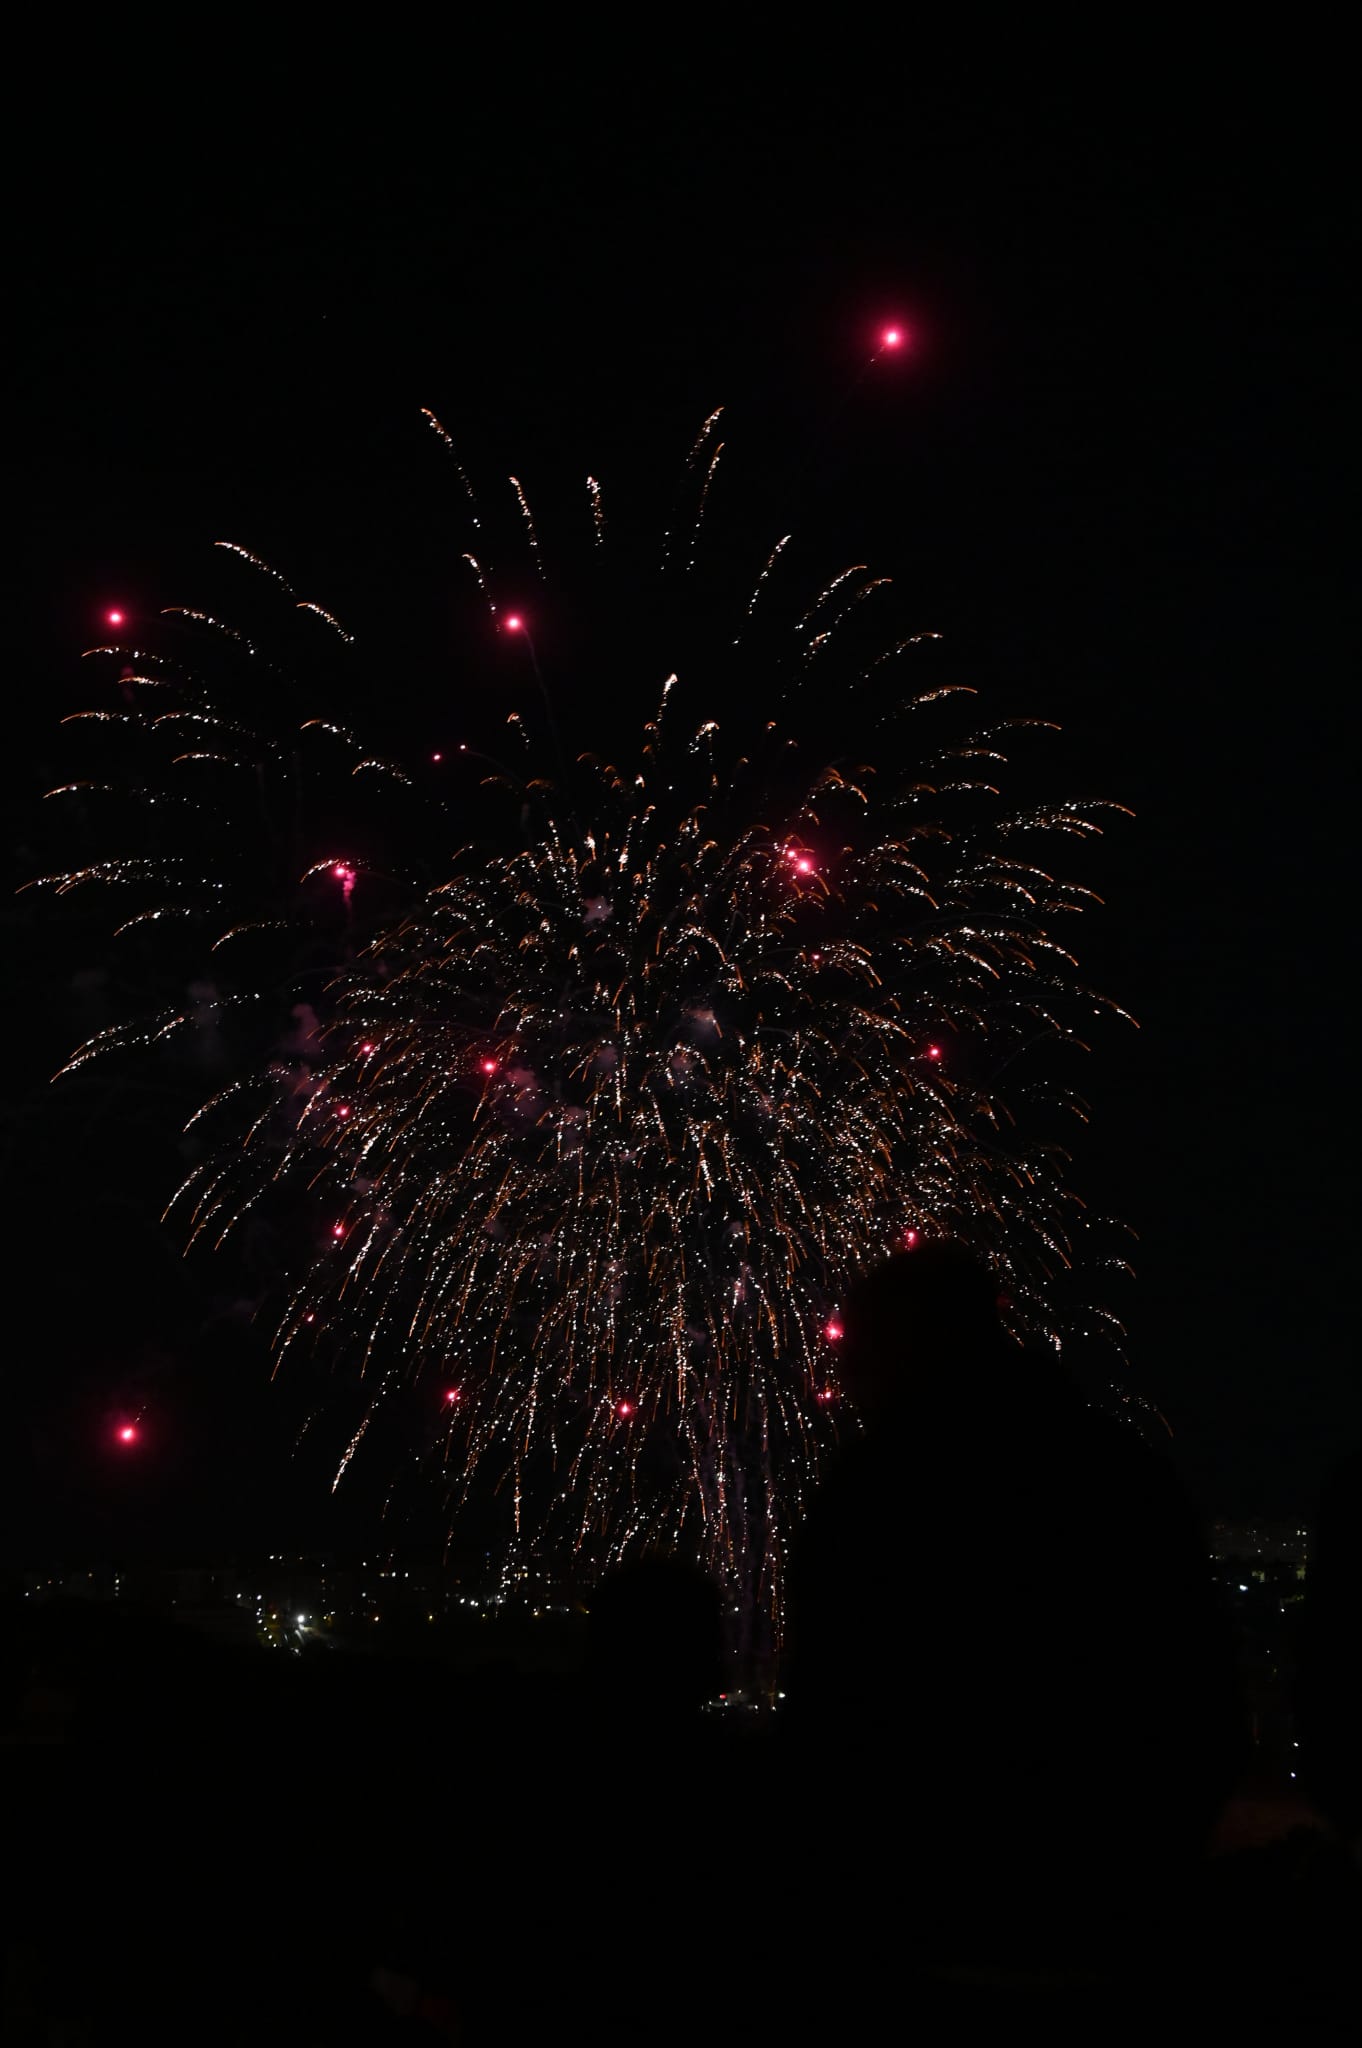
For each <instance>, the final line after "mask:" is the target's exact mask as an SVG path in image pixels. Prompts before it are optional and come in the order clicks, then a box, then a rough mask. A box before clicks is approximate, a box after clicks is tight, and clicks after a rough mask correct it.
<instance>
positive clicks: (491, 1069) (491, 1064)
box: [482, 1060, 497, 1074]
mask: <svg viewBox="0 0 1362 2048" xmlns="http://www.w3.org/2000/svg"><path fill="white" fill-rule="evenodd" d="M496 1070H497V1063H496V1061H495V1060H484V1061H483V1062H482V1071H483V1073H484V1074H495V1072H496Z"/></svg>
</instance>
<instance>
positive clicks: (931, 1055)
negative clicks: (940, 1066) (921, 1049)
mask: <svg viewBox="0 0 1362 2048" xmlns="http://www.w3.org/2000/svg"><path fill="white" fill-rule="evenodd" d="M927 1057H928V1059H929V1060H939V1059H940V1057H941V1047H940V1046H939V1045H929V1046H928V1047H927Z"/></svg>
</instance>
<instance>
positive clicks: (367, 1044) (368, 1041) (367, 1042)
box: [360, 1038, 374, 1052]
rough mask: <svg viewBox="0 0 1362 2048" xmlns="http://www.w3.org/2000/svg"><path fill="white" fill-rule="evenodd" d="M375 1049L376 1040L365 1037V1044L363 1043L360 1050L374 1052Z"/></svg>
mask: <svg viewBox="0 0 1362 2048" xmlns="http://www.w3.org/2000/svg"><path fill="white" fill-rule="evenodd" d="M373 1049H374V1042H373V1040H372V1039H371V1038H366V1039H365V1041H364V1043H363V1045H362V1046H361V1047H360V1051H361V1052H372V1051H373Z"/></svg>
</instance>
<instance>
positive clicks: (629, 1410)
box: [615, 1401, 634, 1417]
mask: <svg viewBox="0 0 1362 2048" xmlns="http://www.w3.org/2000/svg"><path fill="white" fill-rule="evenodd" d="M633 1412H634V1404H633V1402H632V1401H617V1402H616V1403H615V1413H616V1415H623V1416H626V1417H627V1416H630V1415H632V1414H633Z"/></svg>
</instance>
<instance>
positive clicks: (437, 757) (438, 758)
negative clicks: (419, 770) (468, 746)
mask: <svg viewBox="0 0 1362 2048" xmlns="http://www.w3.org/2000/svg"><path fill="white" fill-rule="evenodd" d="M430 758H431V760H432V761H443V760H444V755H443V754H432V755H431V757H430Z"/></svg>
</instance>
